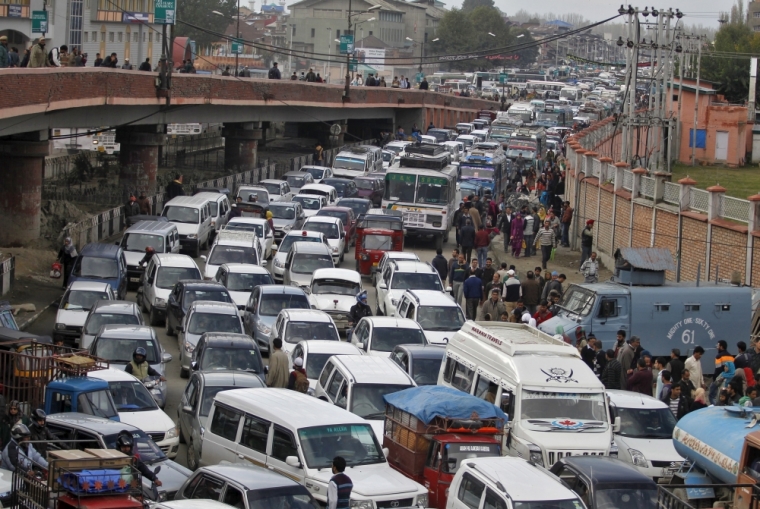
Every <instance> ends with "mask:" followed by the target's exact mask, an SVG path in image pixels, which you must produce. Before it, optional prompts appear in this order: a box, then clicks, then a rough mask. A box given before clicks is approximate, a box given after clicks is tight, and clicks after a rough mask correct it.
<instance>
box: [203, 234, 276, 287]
mask: <svg viewBox="0 0 760 509" xmlns="http://www.w3.org/2000/svg"><path fill="white" fill-rule="evenodd" d="M263 251H264V249H263V247H262V245H261V239H260V238H259V236H258V235H257V234H256V233H254V232H240V231H228V230H222V231H220V232H219V235H217V238H216V242H214V245H213V246H211V250H210V251H209V253H208V256H206V255H203V256H201V259H202V260H203V261H205V262H206V265H205V267H204V268H203V278H204V279H214V277H215V276H216V273H217V271H218V270H219V267H220V266H221V265H222V264H224V263H246V264H249V265H262V266H263V265H264V264H265V263H266V259H265V258H264V253H263Z"/></svg>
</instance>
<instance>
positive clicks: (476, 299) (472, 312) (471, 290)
mask: <svg viewBox="0 0 760 509" xmlns="http://www.w3.org/2000/svg"><path fill="white" fill-rule="evenodd" d="M462 291H463V293H464V301H465V314H466V316H467V319H468V320H475V318H476V317H477V316H478V306H479V305H480V302H481V301H482V300H483V282H482V281H481V280H480V278H479V277H478V276H477V275H476V274H475V273H473V272H471V273H470V277H468V278H467V279H466V280H465V281H464V284H463V288H462Z"/></svg>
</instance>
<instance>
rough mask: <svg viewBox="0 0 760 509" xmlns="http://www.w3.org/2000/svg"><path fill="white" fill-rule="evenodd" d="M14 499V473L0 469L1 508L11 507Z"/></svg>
mask: <svg viewBox="0 0 760 509" xmlns="http://www.w3.org/2000/svg"><path fill="white" fill-rule="evenodd" d="M12 498H13V472H11V471H10V470H3V469H2V468H0V507H11V501H12Z"/></svg>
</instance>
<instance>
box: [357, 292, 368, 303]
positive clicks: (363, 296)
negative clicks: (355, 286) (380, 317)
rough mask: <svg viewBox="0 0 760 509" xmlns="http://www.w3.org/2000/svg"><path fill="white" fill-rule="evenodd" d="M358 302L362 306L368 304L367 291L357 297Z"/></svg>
mask: <svg viewBox="0 0 760 509" xmlns="http://www.w3.org/2000/svg"><path fill="white" fill-rule="evenodd" d="M356 302H359V303H361V304H366V303H367V291H366V290H365V291H363V292H361V293H360V294H359V295H357V296H356Z"/></svg>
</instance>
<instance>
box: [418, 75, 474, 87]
mask: <svg viewBox="0 0 760 509" xmlns="http://www.w3.org/2000/svg"><path fill="white" fill-rule="evenodd" d="M425 78H426V79H427V81H428V83H429V84H431V85H443V83H444V82H445V81H446V80H466V79H467V76H465V74H464V73H461V72H459V73H457V72H437V73H435V74H431V75H428V76H425Z"/></svg>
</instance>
